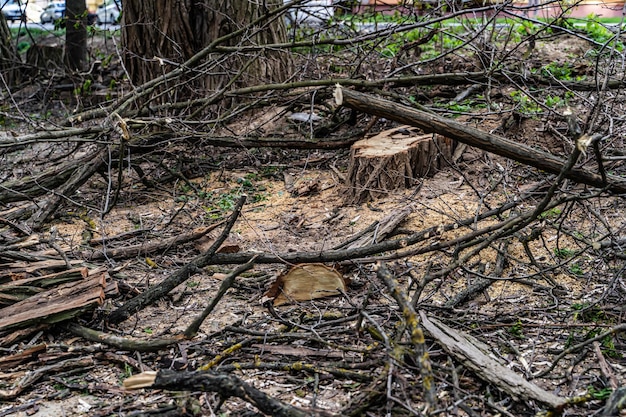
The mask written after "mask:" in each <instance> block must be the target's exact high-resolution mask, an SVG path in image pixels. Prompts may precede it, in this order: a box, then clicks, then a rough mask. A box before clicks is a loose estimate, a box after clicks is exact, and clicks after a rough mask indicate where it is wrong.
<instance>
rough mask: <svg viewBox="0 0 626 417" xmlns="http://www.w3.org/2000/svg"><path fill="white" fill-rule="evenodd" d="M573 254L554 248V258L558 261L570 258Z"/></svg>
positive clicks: (570, 251) (571, 251) (569, 251)
mask: <svg viewBox="0 0 626 417" xmlns="http://www.w3.org/2000/svg"><path fill="white" fill-rule="evenodd" d="M575 253H576V252H574V251H573V250H571V249H568V248H561V249H559V248H554V256H556V257H557V258H560V259H567V258H571V257H572V256H574V254H575Z"/></svg>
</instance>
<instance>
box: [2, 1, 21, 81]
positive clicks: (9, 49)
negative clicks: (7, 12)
mask: <svg viewBox="0 0 626 417" xmlns="http://www.w3.org/2000/svg"><path fill="white" fill-rule="evenodd" d="M18 63H20V64H21V59H20V57H19V55H18V54H17V50H16V49H15V44H14V43H13V39H12V38H11V32H10V31H9V26H8V25H7V21H6V19H5V18H4V15H3V14H2V13H0V75H1V76H2V78H3V79H4V80H6V83H7V85H8V86H12V85H14V84H16V83H17V82H18V81H19V80H18V77H17V76H18V74H19V72H18V71H16V68H17V67H18V66H19V65H18Z"/></svg>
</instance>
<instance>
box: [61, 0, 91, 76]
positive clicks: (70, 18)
mask: <svg viewBox="0 0 626 417" xmlns="http://www.w3.org/2000/svg"><path fill="white" fill-rule="evenodd" d="M65 18H66V22H65V64H66V65H67V68H68V70H70V71H82V70H84V69H85V63H86V61H87V9H86V7H85V1H84V0H67V1H66V2H65Z"/></svg>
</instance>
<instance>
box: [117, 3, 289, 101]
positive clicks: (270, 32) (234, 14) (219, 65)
mask: <svg viewBox="0 0 626 417" xmlns="http://www.w3.org/2000/svg"><path fill="white" fill-rule="evenodd" d="M279 5H282V1H281V0H269V1H267V2H250V1H247V0H229V1H215V0H160V1H158V2H154V1H153V0H127V1H125V2H124V3H123V6H122V7H123V14H122V16H123V24H122V44H123V45H124V46H125V48H126V51H125V52H126V53H125V54H124V56H123V60H124V64H125V67H126V69H127V70H128V73H129V75H130V78H131V81H132V82H133V83H135V84H136V85H140V84H143V83H145V82H147V81H150V80H152V79H154V78H156V77H158V76H161V75H163V74H165V73H167V72H169V71H170V70H172V69H174V68H176V67H177V66H179V65H180V64H182V63H184V62H185V61H186V60H188V59H189V58H191V57H192V56H194V55H195V54H196V53H197V52H199V51H200V50H202V49H203V48H205V47H206V46H207V45H209V44H210V43H211V42H214V41H215V40H217V39H218V38H221V37H224V36H228V35H230V34H232V33H234V32H236V31H238V30H240V29H242V28H247V29H246V30H244V31H243V32H242V33H241V34H240V35H239V36H235V37H232V38H229V39H227V40H224V41H223V42H219V45H220V46H235V45H237V46H254V45H264V44H267V43H275V42H285V40H286V37H287V35H286V29H285V25H284V22H283V20H282V19H274V20H273V21H272V22H269V23H268V21H262V22H260V23H258V24H255V25H251V22H253V21H254V20H255V19H258V18H259V17H261V16H263V15H265V14H266V12H267V9H266V8H276V7H278V6H279ZM126 22H132V24H125V23H126ZM195 69H196V70H197V71H194V72H190V73H189V75H188V77H187V78H186V79H182V80H181V82H179V83H178V84H177V85H175V86H172V85H170V86H165V89H166V90H167V88H169V90H167V94H166V95H164V96H163V97H161V99H160V101H161V102H175V101H179V100H181V99H189V98H197V97H207V96H208V95H210V94H211V93H212V92H214V91H219V90H220V89H222V88H224V87H225V86H227V85H229V83H231V82H232V80H233V79H234V77H238V76H239V74H240V72H242V71H243V72H245V76H243V77H239V78H237V79H236V82H235V83H234V84H232V87H236V86H239V85H251V84H259V83H264V82H269V81H272V82H279V81H283V80H284V79H285V78H286V76H287V75H288V74H290V73H291V58H290V56H289V54H287V53H285V52H280V51H265V52H262V53H256V52H254V51H252V52H246V53H231V54H230V55H228V56H225V55H222V54H217V53H216V54H211V55H210V56H209V57H208V59H207V60H206V61H204V63H202V64H199V67H198V68H195ZM172 87H174V88H172ZM162 91H163V90H161V91H159V92H162Z"/></svg>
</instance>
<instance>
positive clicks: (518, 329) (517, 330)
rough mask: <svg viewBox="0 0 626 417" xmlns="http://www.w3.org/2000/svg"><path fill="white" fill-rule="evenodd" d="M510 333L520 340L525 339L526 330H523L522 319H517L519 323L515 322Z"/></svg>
mask: <svg viewBox="0 0 626 417" xmlns="http://www.w3.org/2000/svg"><path fill="white" fill-rule="evenodd" d="M508 332H509V333H510V334H511V335H512V336H514V337H516V338H518V339H523V338H524V329H523V325H522V321H521V320H520V319H517V322H515V324H514V325H512V326H511V327H509V330H508Z"/></svg>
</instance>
